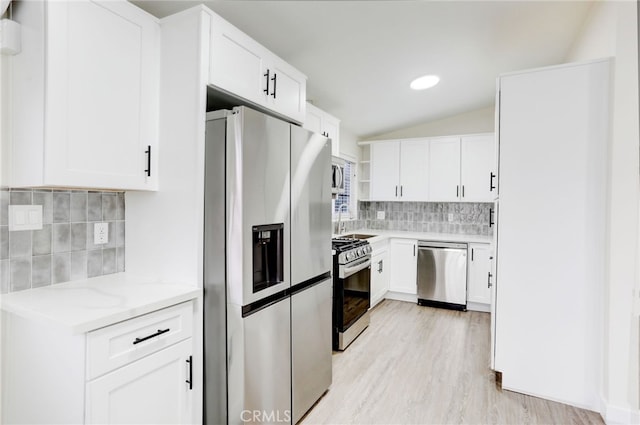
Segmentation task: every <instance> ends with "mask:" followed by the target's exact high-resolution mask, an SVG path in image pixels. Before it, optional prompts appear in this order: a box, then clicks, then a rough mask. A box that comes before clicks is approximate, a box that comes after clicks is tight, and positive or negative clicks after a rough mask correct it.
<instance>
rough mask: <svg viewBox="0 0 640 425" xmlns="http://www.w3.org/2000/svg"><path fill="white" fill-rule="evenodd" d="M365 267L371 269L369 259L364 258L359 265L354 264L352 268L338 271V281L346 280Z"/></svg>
mask: <svg viewBox="0 0 640 425" xmlns="http://www.w3.org/2000/svg"><path fill="white" fill-rule="evenodd" d="M367 267H371V258H365V259H364V260H362V261H360V262H359V263H356V264H354V265H353V266H349V267H345V268H344V269H342V270H341V271H340V276H339V277H340V279H346V278H347V277H349V276H351V275H352V274H354V273H358V272H359V271H360V270H364V269H366V268H367Z"/></svg>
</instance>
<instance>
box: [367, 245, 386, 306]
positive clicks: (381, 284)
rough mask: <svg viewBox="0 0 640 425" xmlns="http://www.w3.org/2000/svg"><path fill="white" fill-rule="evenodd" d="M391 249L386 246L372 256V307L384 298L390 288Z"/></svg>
mask: <svg viewBox="0 0 640 425" xmlns="http://www.w3.org/2000/svg"><path fill="white" fill-rule="evenodd" d="M388 258H389V251H388V250H387V249H386V248H385V249H383V250H380V251H378V252H376V253H375V255H374V256H373V257H371V302H370V304H371V307H373V306H375V305H376V304H378V303H379V302H380V301H382V300H383V299H384V295H385V294H386V293H387V291H388V290H389V261H388Z"/></svg>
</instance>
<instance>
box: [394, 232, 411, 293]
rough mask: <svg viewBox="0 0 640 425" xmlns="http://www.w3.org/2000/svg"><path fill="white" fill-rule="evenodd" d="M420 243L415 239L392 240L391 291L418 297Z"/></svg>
mask: <svg viewBox="0 0 640 425" xmlns="http://www.w3.org/2000/svg"><path fill="white" fill-rule="evenodd" d="M417 251H418V241H417V240H415V239H391V241H390V243H389V254H390V255H389V256H390V259H391V261H390V263H391V264H390V265H391V268H390V280H389V290H390V291H392V292H400V293H405V294H411V295H416V294H417V293H418V291H417V284H416V277H417V266H418V252H417Z"/></svg>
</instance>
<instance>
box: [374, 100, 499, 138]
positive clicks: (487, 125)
mask: <svg viewBox="0 0 640 425" xmlns="http://www.w3.org/2000/svg"><path fill="white" fill-rule="evenodd" d="M494 111H495V108H494V106H493V105H492V106H488V107H486V108H482V109H476V110H473V111H469V112H465V113H462V114H459V115H454V116H451V117H447V118H443V119H441V120H437V121H430V122H426V123H422V124H418V125H415V126H412V127H407V128H402V129H399V130H395V131H391V132H389V133H384V134H379V135H377V136H373V137H368V138H367V139H366V140H387V139H404V138H412V137H435V136H448V135H451V134H471V133H491V132H493V131H494V127H495V117H494Z"/></svg>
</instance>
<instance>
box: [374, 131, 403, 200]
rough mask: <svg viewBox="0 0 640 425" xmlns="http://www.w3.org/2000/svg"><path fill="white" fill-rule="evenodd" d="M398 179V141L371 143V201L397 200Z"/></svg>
mask: <svg viewBox="0 0 640 425" xmlns="http://www.w3.org/2000/svg"><path fill="white" fill-rule="evenodd" d="M399 180H400V142H379V143H372V144H371V195H370V197H369V198H370V199H371V200H372V201H397V200H398V193H399V192H398V181H399Z"/></svg>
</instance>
